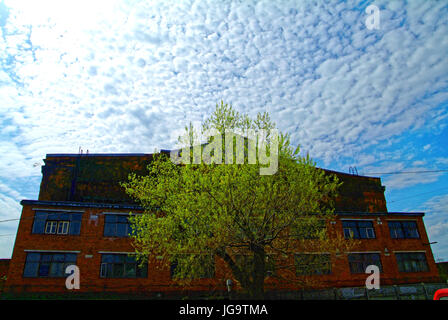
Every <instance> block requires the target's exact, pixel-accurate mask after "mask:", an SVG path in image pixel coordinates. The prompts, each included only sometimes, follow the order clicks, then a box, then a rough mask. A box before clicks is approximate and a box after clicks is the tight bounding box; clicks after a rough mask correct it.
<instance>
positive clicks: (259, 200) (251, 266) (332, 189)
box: [122, 102, 347, 299]
mask: <svg viewBox="0 0 448 320" xmlns="http://www.w3.org/2000/svg"><path fill="white" fill-rule="evenodd" d="M209 129H215V130H217V132H218V133H219V134H220V135H221V136H224V133H225V132H226V129H227V130H232V131H238V132H239V133H240V134H243V135H244V134H245V133H247V132H249V130H254V131H255V132H260V131H261V130H266V131H267V132H268V134H267V139H266V141H269V139H271V138H272V132H273V130H274V129H275V124H274V123H273V122H272V121H271V120H270V117H269V114H267V113H264V114H258V115H257V117H256V118H255V119H250V118H249V117H248V116H247V115H242V114H240V113H239V112H238V111H236V110H235V109H234V108H233V107H232V106H229V105H227V104H224V103H223V102H221V104H217V105H216V110H215V111H214V113H213V114H212V115H211V116H210V118H208V119H207V120H206V121H205V122H204V123H203V128H202V130H209ZM193 130H194V129H193V128H192V127H191V126H189V127H186V133H185V136H183V137H181V138H180V140H183V141H184V142H187V144H189V145H190V147H191V144H192V143H193V141H194V140H195V138H194V137H196V136H197V135H198V133H193ZM215 139H216V137H215ZM232 139H233V138H232ZM235 139H236V138H235ZM211 140H213V139H211ZM211 140H209V141H208V142H210V141H211ZM195 141H196V142H197V141H198V140H197V139H196V140H195ZM233 142H234V141H233ZM249 143H250V140H249V139H247V138H245V139H244V144H243V145H244V155H245V158H244V160H245V162H244V164H241V163H240V164H237V162H236V161H233V164H216V163H212V164H205V163H204V162H203V161H201V162H200V163H196V164H195V163H192V164H185V165H178V164H175V163H173V162H172V161H171V159H170V158H169V157H168V156H166V155H164V154H158V155H156V156H155V158H154V160H153V161H152V163H151V164H150V165H149V166H148V170H149V172H148V174H147V175H146V176H137V175H135V174H131V175H130V176H129V181H128V182H126V183H124V184H122V185H123V186H124V187H125V188H126V191H127V193H128V194H129V195H131V196H132V197H133V198H134V199H136V200H137V201H138V202H139V203H141V205H142V206H143V207H144V208H145V211H144V213H143V214H141V215H133V217H132V219H131V220H132V223H133V224H134V230H135V232H134V234H133V235H132V237H133V240H134V245H135V249H136V253H137V255H138V256H139V257H148V256H149V255H152V256H159V257H162V258H163V261H165V262H166V263H167V264H168V263H170V261H171V262H173V261H175V263H176V266H177V267H176V268H175V276H176V277H177V278H178V279H179V281H184V282H185V283H186V284H187V283H188V282H189V281H190V280H191V279H194V278H201V277H205V276H206V275H207V274H210V270H211V267H212V266H213V263H214V261H215V257H216V259H221V261H223V262H224V264H225V265H226V266H227V268H226V269H227V270H228V271H229V275H228V276H229V277H232V278H233V279H234V280H235V281H236V282H237V284H238V285H239V286H240V287H241V288H242V289H243V291H244V292H246V293H247V294H248V296H249V297H251V298H258V299H259V298H263V296H264V288H265V280H266V278H267V277H274V278H278V279H279V281H280V280H281V281H296V282H297V283H302V284H304V283H305V282H304V281H305V280H304V277H302V276H299V277H298V276H297V274H298V273H297V266H298V261H299V260H300V259H296V256H295V253H296V252H326V253H328V254H332V255H333V254H338V253H339V252H342V251H344V250H345V249H346V246H347V241H344V240H343V239H340V238H335V237H331V238H330V237H328V236H327V230H326V229H325V226H326V225H328V221H329V220H331V219H333V214H332V213H333V200H334V198H335V196H336V192H337V189H338V187H339V185H340V184H339V182H338V181H337V179H336V177H334V176H329V175H328V174H325V173H324V172H323V171H322V170H319V169H317V168H316V167H315V163H314V162H313V161H312V160H311V159H310V158H309V156H308V155H307V156H305V157H303V156H300V155H299V148H297V149H295V150H293V149H292V148H291V146H290V140H289V135H285V134H280V135H279V138H278V150H272V149H270V148H269V146H268V147H267V148H266V150H265V152H266V153H267V154H273V155H276V156H277V155H278V169H277V171H276V172H275V174H271V175H261V174H260V168H263V167H266V163H264V164H263V163H260V161H258V160H257V161H256V162H255V163H252V164H249V163H248V159H247V157H248V152H249V149H248V148H249ZM222 146H223V148H225V146H226V144H225V141H223V142H222ZM201 148H202V150H204V149H205V148H206V146H204V145H202V146H201ZM260 148H261V144H258V145H257V151H259V150H264V149H260ZM233 149H235V145H233ZM187 150H190V149H187ZM189 156H190V157H192V154H190V155H189ZM235 157H236V156H235ZM235 157H234V159H233V160H236V158H235ZM322 226H324V228H322ZM210 257H211V258H210ZM306 261H307V263H305V264H304V265H302V266H301V270H302V271H303V270H304V269H306V268H309V269H310V270H311V271H312V270H318V268H317V267H316V266H315V265H313V264H312V263H311V262H310V260H309V259H307V260H306ZM299 274H300V275H302V274H306V272H299ZM226 277H227V275H226Z"/></svg>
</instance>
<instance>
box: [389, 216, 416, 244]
mask: <svg viewBox="0 0 448 320" xmlns="http://www.w3.org/2000/svg"><path fill="white" fill-rule="evenodd" d="M409 223H412V224H414V226H415V228H412V229H409V228H406V226H405V224H409ZM391 224H399V226H400V227H399V228H397V227H392V228H391ZM387 227H388V228H389V235H390V237H391V239H394V240H403V239H421V235H420V231H419V230H418V223H417V221H415V220H388V221H387ZM396 230H400V231H401V234H402V236H401V237H399V236H394V235H397V232H396ZM408 230H415V232H416V233H417V236H416V237H413V236H409V234H410V232H409V231H408ZM393 234H394V235H393Z"/></svg>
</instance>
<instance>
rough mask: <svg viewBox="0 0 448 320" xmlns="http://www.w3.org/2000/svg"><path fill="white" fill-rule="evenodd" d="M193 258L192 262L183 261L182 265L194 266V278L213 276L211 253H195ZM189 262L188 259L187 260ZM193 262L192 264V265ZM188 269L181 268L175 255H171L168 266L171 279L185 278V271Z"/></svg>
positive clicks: (213, 266)
mask: <svg viewBox="0 0 448 320" xmlns="http://www.w3.org/2000/svg"><path fill="white" fill-rule="evenodd" d="M194 257H195V258H194V259H193V261H192V263H184V264H183V266H185V267H186V268H188V267H190V266H191V267H194V268H196V271H197V275H196V276H195V278H196V279H210V278H214V277H215V259H214V256H213V255H207V254H200V255H195V256H194ZM187 262H190V261H187ZM192 264H194V266H192ZM190 271H191V269H190V270H181V269H180V265H179V261H178V258H177V257H173V258H172V260H171V268H170V275H171V279H174V278H177V279H185V278H187V277H188V276H187V273H188V272H190Z"/></svg>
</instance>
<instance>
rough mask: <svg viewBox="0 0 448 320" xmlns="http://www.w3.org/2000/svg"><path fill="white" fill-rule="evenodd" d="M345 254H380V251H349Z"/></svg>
mask: <svg viewBox="0 0 448 320" xmlns="http://www.w3.org/2000/svg"><path fill="white" fill-rule="evenodd" d="M346 253H382V251H349V252H346Z"/></svg>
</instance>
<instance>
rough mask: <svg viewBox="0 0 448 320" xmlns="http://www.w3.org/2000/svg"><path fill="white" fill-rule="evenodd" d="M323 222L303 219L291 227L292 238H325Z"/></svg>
mask: <svg viewBox="0 0 448 320" xmlns="http://www.w3.org/2000/svg"><path fill="white" fill-rule="evenodd" d="M325 231H326V225H325V220H321V219H319V220H316V219H303V220H302V221H299V222H297V223H296V224H295V225H294V226H293V227H292V236H293V237H295V238H297V239H320V238H322V237H325V236H326V233H325Z"/></svg>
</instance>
